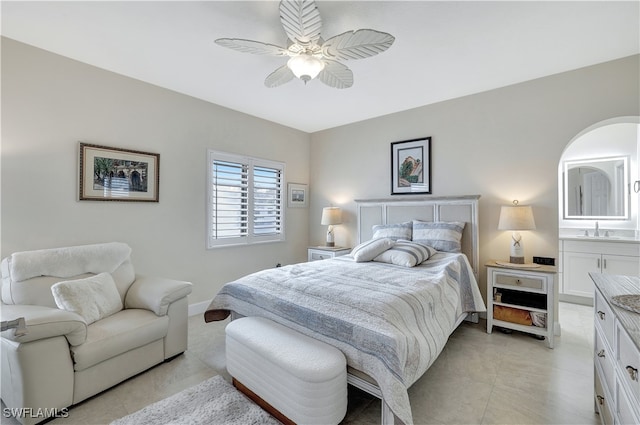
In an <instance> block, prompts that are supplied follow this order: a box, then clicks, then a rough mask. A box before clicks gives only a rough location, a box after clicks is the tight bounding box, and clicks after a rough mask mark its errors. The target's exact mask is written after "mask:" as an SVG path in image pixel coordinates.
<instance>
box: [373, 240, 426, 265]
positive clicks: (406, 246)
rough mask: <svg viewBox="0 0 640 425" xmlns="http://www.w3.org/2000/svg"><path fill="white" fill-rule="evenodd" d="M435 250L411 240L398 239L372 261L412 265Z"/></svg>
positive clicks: (418, 262) (424, 258) (419, 262)
mask: <svg viewBox="0 0 640 425" xmlns="http://www.w3.org/2000/svg"><path fill="white" fill-rule="evenodd" d="M435 252H436V250H435V249H433V248H431V247H429V246H426V245H423V244H420V243H416V242H411V241H403V240H399V241H397V242H396V243H395V245H394V246H393V247H391V248H390V249H388V250H386V251H385V252H383V253H382V254H380V255H378V256H377V257H376V258H374V259H373V261H378V262H380V263H389V264H395V265H397V266H404V267H413V266H417V265H418V264H421V263H422V262H424V261H426V260H428V259H429V257H431V256H432V255H433V254H435Z"/></svg>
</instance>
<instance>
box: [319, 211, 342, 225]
mask: <svg viewBox="0 0 640 425" xmlns="http://www.w3.org/2000/svg"><path fill="white" fill-rule="evenodd" d="M340 223H342V212H341V211H340V208H338V207H325V208H323V209H322V220H321V221H320V224H323V225H325V226H326V225H333V224H340Z"/></svg>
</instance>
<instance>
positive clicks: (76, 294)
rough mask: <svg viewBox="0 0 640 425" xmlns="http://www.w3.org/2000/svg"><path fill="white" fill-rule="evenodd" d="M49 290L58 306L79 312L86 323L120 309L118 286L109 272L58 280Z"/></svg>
mask: <svg viewBox="0 0 640 425" xmlns="http://www.w3.org/2000/svg"><path fill="white" fill-rule="evenodd" d="M51 292H52V293H53V299H54V300H55V301H56V305H57V306H58V308H61V309H63V310H67V311H72V312H74V313H77V314H79V315H80V316H82V317H83V318H84V320H85V321H86V322H87V325H90V324H92V323H93V322H95V321H97V320H100V319H104V318H105V317H109V316H111V315H112V314H114V313H117V312H119V311H120V310H122V300H121V299H120V294H119V293H118V288H117V287H116V283H115V282H114V281H113V278H112V277H111V275H110V274H109V273H100V274H97V275H94V276H89V277H85V278H84V279H76V280H67V281H63V282H58V283H56V284H54V285H53V286H52V287H51Z"/></svg>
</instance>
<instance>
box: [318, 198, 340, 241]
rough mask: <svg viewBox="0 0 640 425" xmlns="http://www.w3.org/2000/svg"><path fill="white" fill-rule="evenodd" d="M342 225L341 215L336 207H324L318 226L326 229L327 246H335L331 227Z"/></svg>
mask: <svg viewBox="0 0 640 425" xmlns="http://www.w3.org/2000/svg"><path fill="white" fill-rule="evenodd" d="M340 223H342V213H341V211H340V208H338V207H325V208H323V209H322V219H321V220H320V224H322V225H325V226H329V227H328V228H327V246H331V247H333V246H336V244H335V242H334V238H333V226H334V225H335V224H340Z"/></svg>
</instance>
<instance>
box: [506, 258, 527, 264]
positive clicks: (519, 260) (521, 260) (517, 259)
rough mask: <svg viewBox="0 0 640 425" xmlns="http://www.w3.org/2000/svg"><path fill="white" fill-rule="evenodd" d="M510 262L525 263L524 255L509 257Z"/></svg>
mask: <svg viewBox="0 0 640 425" xmlns="http://www.w3.org/2000/svg"><path fill="white" fill-rule="evenodd" d="M509 262H510V263H513V264H524V257H514V256H510V257H509Z"/></svg>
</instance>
